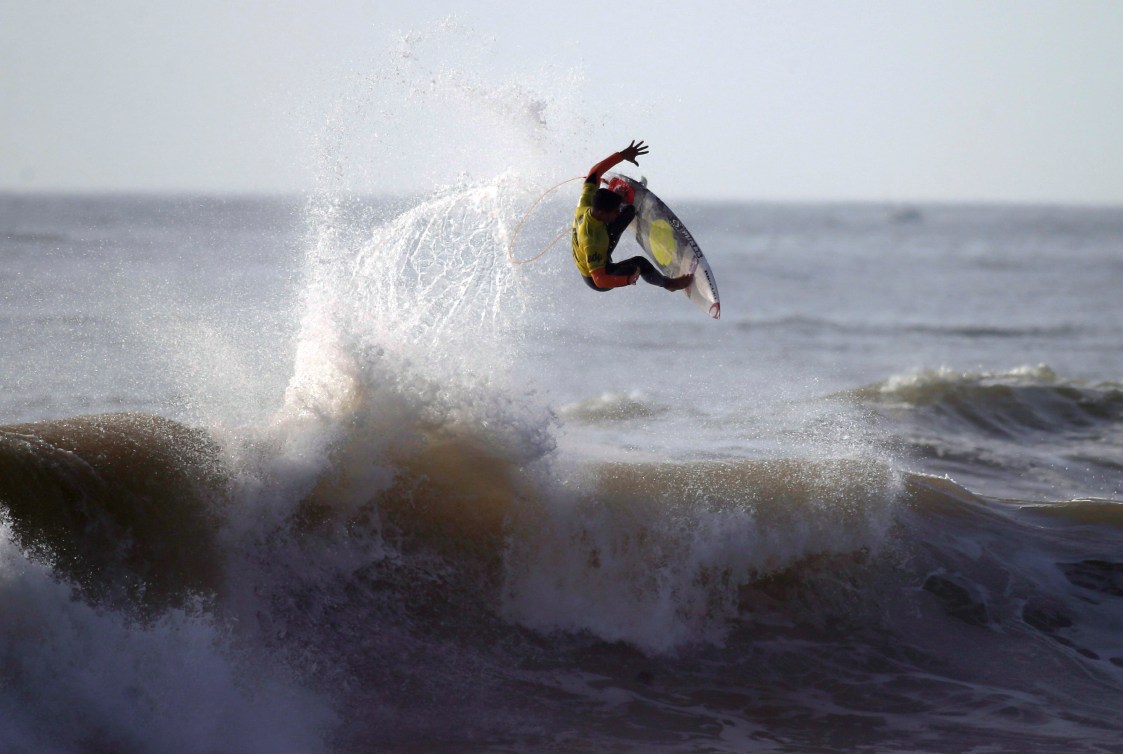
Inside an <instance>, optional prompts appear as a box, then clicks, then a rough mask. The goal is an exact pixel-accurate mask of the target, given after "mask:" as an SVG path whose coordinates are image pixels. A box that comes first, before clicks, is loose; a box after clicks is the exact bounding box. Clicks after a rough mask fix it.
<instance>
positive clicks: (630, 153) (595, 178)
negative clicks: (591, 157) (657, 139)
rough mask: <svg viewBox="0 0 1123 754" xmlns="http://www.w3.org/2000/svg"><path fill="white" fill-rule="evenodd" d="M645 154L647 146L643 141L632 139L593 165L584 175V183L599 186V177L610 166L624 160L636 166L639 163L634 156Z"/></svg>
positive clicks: (614, 165)
mask: <svg viewBox="0 0 1123 754" xmlns="http://www.w3.org/2000/svg"><path fill="white" fill-rule="evenodd" d="M645 154H647V146H646V145H645V144H644V143H643V141H642V140H640V141H633V142H632V143H631V144H629V145H628V146H626V147H624V148H623V149H621V150H620V151H619V152H613V153H612V154H610V155H609V156H608V157H605V158H604V159H603V160H601V161H600V162H598V163H597V164H596V165H593V167H592V168H591V169H590V170H589V174H588V175H587V176H585V183H595V184H597V185H598V186H599V185H600V179H601V177H602V176H603V175H604V174H605V173H607V172H608V171H609V170H612V168H614V167H616V166H617V165H619V164H620V163H621V162H623V161H624V160H627V161H628V162H630V163H632V164H633V165H637V166H638V165H639V163H638V162H636V158H637V157H639V156H641V155H645Z"/></svg>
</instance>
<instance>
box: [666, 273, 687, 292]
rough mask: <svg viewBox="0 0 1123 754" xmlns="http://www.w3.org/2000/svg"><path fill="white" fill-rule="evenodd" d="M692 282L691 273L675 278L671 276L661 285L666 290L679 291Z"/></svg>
mask: <svg viewBox="0 0 1123 754" xmlns="http://www.w3.org/2000/svg"><path fill="white" fill-rule="evenodd" d="M693 282H694V276H693V275H680V276H678V277H677V278H671V279H670V280H668V281H667V283H666V285H664V286H663V287H664V288H666V289H667V290H668V291H681V290H682V289H683V288H685V287H687V286H688V285H690V284H691V283H693Z"/></svg>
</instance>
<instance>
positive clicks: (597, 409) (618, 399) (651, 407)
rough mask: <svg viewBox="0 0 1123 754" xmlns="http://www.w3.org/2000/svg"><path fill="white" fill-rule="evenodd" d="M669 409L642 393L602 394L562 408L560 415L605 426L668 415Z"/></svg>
mask: <svg viewBox="0 0 1123 754" xmlns="http://www.w3.org/2000/svg"><path fill="white" fill-rule="evenodd" d="M668 410H669V408H668V407H667V406H662V405H659V404H657V403H655V402H654V401H653V400H652V399H651V398H650V397H648V396H647V395H646V394H644V393H642V392H640V391H632V392H630V393H602V394H601V395H598V396H596V397H595V398H586V399H585V400H582V401H577V402H576V403H570V404H568V405H565V406H562V408H561V410H560V413H561V415H562V416H563V417H565V418H567V419H573V420H576V421H581V422H586V423H588V424H603V423H609V422H616V421H629V420H632V419H649V418H652V417H655V416H660V415H662V414H665V413H667V411H668Z"/></svg>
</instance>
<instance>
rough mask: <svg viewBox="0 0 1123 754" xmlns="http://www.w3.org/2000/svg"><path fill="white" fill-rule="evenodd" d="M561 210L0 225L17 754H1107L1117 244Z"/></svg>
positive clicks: (268, 203) (1119, 382) (457, 195)
mask: <svg viewBox="0 0 1123 754" xmlns="http://www.w3.org/2000/svg"><path fill="white" fill-rule="evenodd" d="M574 185H576V184H574ZM651 186H652V188H653V189H655V190H656V191H657V192H658V190H659V187H658V184H657V181H654V180H653V181H652V182H651ZM542 188H543V186H542V184H541V182H537V183H535V182H533V181H529V182H528V181H520V180H518V179H516V178H512V177H511V176H505V177H502V178H500V179H495V180H488V181H480V182H469V181H465V182H462V183H461V184H460V185H456V186H450V187H445V188H440V189H436V190H434V191H433V192H432V193H430V194H428V195H426V196H421V197H414V198H412V199H409V200H404V199H403V200H394V201H386V200H375V199H364V198H361V197H356V196H346V197H342V196H339V195H331V194H329V193H323V194H317V195H315V196H313V197H311V198H305V197H301V198H272V199H267V198H261V199H253V198H229V197H226V198H224V197H174V196H162V197H159V196H134V197H130V196H51V195H17V194H7V195H2V196H0V259H2V264H0V425H2V426H0V510H2V512H3V523H2V526H0V749H2V750H3V751H5V752H13V753H18V752H75V753H78V752H82V753H85V752H137V753H140V752H173V751H174V752H240V753H247V752H262V753H269V754H277V753H279V752H527V753H529V752H590V753H593V752H597V753H599V752H746V751H750V752H758V751H759V752H770V751H777V752H780V751H783V752H863V751H865V752H967V751H978V752H982V751H986V752H1026V751H1033V752H1058V753H1059V752H1064V753H1065V754H1072V753H1073V752H1109V751H1116V752H1117V751H1123V743H1121V740H1123V358H1121V349H1120V344H1121V341H1123V307H1121V304H1120V301H1121V298H1120V285H1121V283H1123V210H1121V209H1119V208H1072V207H1067V208H1066V207H1024V206H953V205H939V206H937V205H908V206H905V205H873V204H864V205H769V204H734V203H729V204H719V203H697V202H696V203H690V202H679V203H676V204H675V209H676V211H677V212H678V214H679V216H680V217H681V219H682V220H683V221H684V222H685V223H686V224H687V225H688V226H689V227H690V229H691V230H692V232H693V234H694V236H695V238H696V239H697V240H698V241H699V243H700V244H701V246H702V248H703V249H704V250H705V252H706V254H707V257H708V259H709V260H710V262H711V265H712V267H713V269H714V272H715V274H716V277H717V282H718V286H719V289H720V292H721V296H722V317H721V319H720V320H719V321H714V320H711V319H709V318H708V317H707V316H705V314H704V313H702V312H700V311H699V310H698V309H697V308H695V307H694V306H692V305H691V304H690V303H689V302H688V301H687V299H686V298H685V297H684V296H683V295H682V294H670V293H667V292H665V291H662V290H657V289H655V288H653V287H650V286H645V285H643V284H642V283H641V284H640V285H637V286H636V287H634V288H627V289H624V290H619V291H614V292H612V293H610V294H603V295H602V294H594V293H592V292H590V291H589V290H588V289H587V288H586V287H585V286H584V285H583V284H582V283H581V281H580V279H579V278H578V277H577V273H576V270H575V269H574V268H573V265H572V262H571V260H569V258H568V257H569V255H568V250H565V249H555V250H553V251H551V252H549V253H547V254H546V255H545V256H543V257H542V259H541V260H539V261H536V262H534V263H533V264H527V265H513V264H511V263H510V258H511V256H512V255H514V256H515V257H516V258H518V257H524V258H525V257H529V256H532V255H533V254H534V253H537V251H539V250H540V249H541V248H543V247H544V246H545V245H547V244H548V243H549V241H550V240H551V239H552V238H554V237H555V235H556V233H557V231H558V229H559V228H564V223H565V220H566V218H567V217H568V214H569V212H570V211H571V210H570V209H569V207H570V206H571V205H572V203H573V201H574V199H575V196H569V195H568V194H566V193H565V190H563V191H560V192H559V195H558V196H557V197H555V198H554V199H553V200H552V202H551V201H548V202H547V203H546V204H545V205H544V206H543V207H542V208H540V209H539V210H537V212H536V214H535V216H534V217H535V219H534V221H533V222H531V223H529V224H528V226H527V229H526V230H525V231H524V232H523V233H522V234H520V236H519V238H518V243H517V244H516V248H514V249H509V248H508V242H509V240H510V238H511V235H512V232H513V230H514V228H515V226H516V225H517V223H518V222H519V220H520V218H521V215H522V212H523V210H524V209H525V208H526V207H527V206H528V205H529V204H530V203H531V202H532V201H533V200H534V199H535V198H536V196H537V195H538V194H539V193H540V191H541V189H542ZM569 188H572V186H570V187H569ZM631 243H632V242H631V241H630V240H625V241H624V242H623V244H622V247H621V248H622V251H620V252H617V253H618V255H619V254H623V253H632V252H638V249H636V247H634V245H632V246H630V245H629V244H631Z"/></svg>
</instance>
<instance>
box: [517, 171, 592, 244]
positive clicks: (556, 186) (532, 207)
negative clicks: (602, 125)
mask: <svg viewBox="0 0 1123 754" xmlns="http://www.w3.org/2000/svg"><path fill="white" fill-rule="evenodd" d="M584 177H585V176H583V175H579V176H576V177H575V178H566V179H565V180H564V181H562V182H561V183H556V184H554V185H553V186H551V187H550V188H548V189H546V190H545V191H543V192H542V196H540V197H538V199H537V200H536V201H535V202H534V204H532V205H530V207H529V208H528V209H527V211H526V212H525V213H523V218H522V220H520V221H519V224H518V226H516V228H515V232H514V233H512V234H511V242H510V243H509V244H507V259H508V260H510V262H511V264H530V263H531V262H533V261H535V260H537V259H540V258H542V257H543V256H544V255H545V254H546V252H547V251H549V250H550V249H552V248H554V247H555V246H557V245H558V242H559V241H561V240H562V239H563V238H565V235H566V234H567V233H568V232H569V229H568V228H566V229H565V230H563V231H562V232H561V234H560V235H558V237H557V238H555V239H554V240H553V241H552V242H551V243H550V245H549V246H547V247H546V248H544V249H542V251H540V252H538V253H537V254H535V255H534V256H533V257H531V258H530V259H515V242H516V241H517V240H518V239H519V233H520V232H522V229H523V226H524V225H526V221H527V220H529V219H530V215H531V213H532V212H534V210H535V209H537V208H538V205H539V204H541V203H542V200H544V199H545V198H546V197H547V196H549V195H550V194H552V193H554V192H555V191H557V190H558V189H560V188H561V187H562V186H564V185H566V184H567V183H573V182H574V181H580V180H582V179H584Z"/></svg>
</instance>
